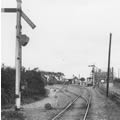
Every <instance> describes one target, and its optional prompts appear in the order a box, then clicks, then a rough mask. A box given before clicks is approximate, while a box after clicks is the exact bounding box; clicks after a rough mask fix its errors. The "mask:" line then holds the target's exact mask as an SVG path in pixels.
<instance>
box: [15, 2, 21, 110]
mask: <svg viewBox="0 0 120 120" xmlns="http://www.w3.org/2000/svg"><path fill="white" fill-rule="evenodd" d="M21 3H22V2H21V0H17V9H18V11H17V25H16V54H15V55H16V56H15V66H16V83H15V109H16V110H19V109H20V105H21V95H20V79H21V60H22V58H21V56H22V55H21V54H22V53H21V51H22V47H21V44H20V35H21Z"/></svg>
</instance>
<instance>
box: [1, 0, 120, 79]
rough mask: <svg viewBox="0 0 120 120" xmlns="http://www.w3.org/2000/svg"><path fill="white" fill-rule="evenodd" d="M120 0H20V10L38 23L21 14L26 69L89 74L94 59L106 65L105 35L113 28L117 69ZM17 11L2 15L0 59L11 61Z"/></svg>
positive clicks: (116, 66) (13, 3)
mask: <svg viewBox="0 0 120 120" xmlns="http://www.w3.org/2000/svg"><path fill="white" fill-rule="evenodd" d="M1 3H2V4H1V7H2V8H7V7H9V8H15V7H16V0H10V1H9V0H2V2H1ZM119 5H120V1H119V0H23V1H22V10H23V11H24V13H25V14H26V15H27V16H28V17H29V18H30V19H31V20H32V21H33V22H34V23H35V25H36V26H37V27H36V28H35V29H34V30H33V29H31V28H30V26H29V25H28V24H27V23H26V22H25V21H24V20H23V19H22V33H23V34H26V35H27V36H29V38H30V41H29V43H28V45H27V46H25V47H22V65H23V66H25V67H26V68H29V67H30V68H31V69H32V68H35V67H39V69H40V70H45V71H54V72H63V73H64V74H65V75H66V77H72V76H73V74H74V75H76V76H78V75H79V74H80V76H81V77H88V76H89V75H90V71H91V68H90V67H88V65H91V64H95V65H96V66H97V67H98V68H101V69H104V70H107V64H108V47H109V46H108V45H109V34H110V33H112V46H111V66H112V67H114V70H115V74H116V76H117V75H118V69H120V54H119V51H120V13H119V12H120V6H119ZM15 26H16V14H15V13H2V14H1V56H2V58H1V63H4V64H5V65H8V66H11V67H14V66H15V40H16V39H15V38H16V37H15V36H16V29H15Z"/></svg>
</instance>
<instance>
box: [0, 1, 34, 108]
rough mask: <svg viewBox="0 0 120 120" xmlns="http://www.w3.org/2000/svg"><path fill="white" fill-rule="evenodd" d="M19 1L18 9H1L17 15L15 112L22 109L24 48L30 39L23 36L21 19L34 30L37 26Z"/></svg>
mask: <svg viewBox="0 0 120 120" xmlns="http://www.w3.org/2000/svg"><path fill="white" fill-rule="evenodd" d="M16 1H17V8H1V12H7V13H17V24H16V50H15V52H16V53H15V55H16V56H15V66H16V78H15V81H16V82H15V110H20V107H21V93H20V81H21V68H22V67H21V66H22V46H25V45H26V44H27V43H28V41H29V37H27V36H26V35H25V34H24V35H22V32H21V29H22V25H21V17H23V19H24V20H25V21H26V22H27V23H28V24H29V25H30V27H31V28H32V29H34V28H35V27H36V26H35V24H34V23H33V22H32V21H31V20H30V19H29V18H28V17H27V15H25V13H23V11H22V8H21V4H22V1H21V0H16Z"/></svg>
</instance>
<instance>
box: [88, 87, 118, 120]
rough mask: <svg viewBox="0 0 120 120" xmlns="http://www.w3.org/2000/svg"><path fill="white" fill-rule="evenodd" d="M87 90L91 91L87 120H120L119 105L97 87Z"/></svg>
mask: <svg viewBox="0 0 120 120" xmlns="http://www.w3.org/2000/svg"><path fill="white" fill-rule="evenodd" d="M89 90H90V91H91V93H92V103H91V109H90V112H89V116H88V119H89V120H120V106H118V105H116V104H115V103H114V102H113V101H111V100H110V99H109V98H106V97H105V96H104V95H102V94H101V93H100V92H99V91H98V89H93V88H89Z"/></svg>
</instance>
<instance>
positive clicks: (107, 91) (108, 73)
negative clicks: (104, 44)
mask: <svg viewBox="0 0 120 120" xmlns="http://www.w3.org/2000/svg"><path fill="white" fill-rule="evenodd" d="M111 39H112V33H110V40H109V51H108V70H107V90H106V96H107V97H108V95H109V78H110V55H111Z"/></svg>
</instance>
